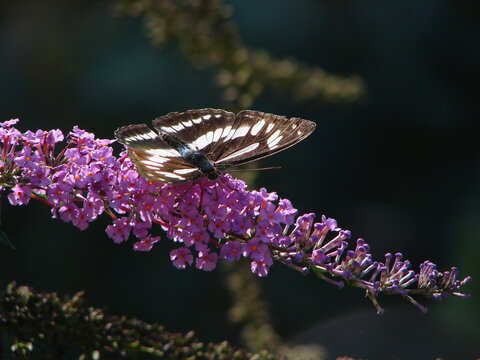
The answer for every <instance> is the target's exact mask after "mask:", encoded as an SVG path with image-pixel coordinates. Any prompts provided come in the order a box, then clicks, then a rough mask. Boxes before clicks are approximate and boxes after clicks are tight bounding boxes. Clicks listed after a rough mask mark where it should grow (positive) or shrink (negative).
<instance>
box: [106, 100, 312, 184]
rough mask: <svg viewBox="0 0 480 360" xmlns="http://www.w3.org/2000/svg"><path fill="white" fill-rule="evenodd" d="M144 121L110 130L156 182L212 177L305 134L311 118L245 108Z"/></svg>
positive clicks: (178, 181) (267, 154)
mask: <svg viewBox="0 0 480 360" xmlns="http://www.w3.org/2000/svg"><path fill="white" fill-rule="evenodd" d="M153 127H154V128H155V130H156V132H155V131H153V130H151V129H150V128H149V127H148V126H147V125H145V124H138V125H128V126H124V127H121V128H119V129H117V130H116V131H115V137H116V138H117V139H118V141H119V142H120V143H122V144H124V145H126V146H127V148H128V155H129V157H130V159H131V160H132V161H133V162H134V163H135V164H136V165H137V171H138V172H139V174H140V175H142V176H143V177H144V178H146V179H148V180H152V181H155V182H167V183H182V182H188V181H193V180H195V179H198V178H200V177H203V176H207V177H208V178H209V179H211V180H215V179H217V178H218V177H219V176H220V173H221V172H222V171H224V170H226V169H227V168H229V167H232V166H236V165H241V164H245V163H247V162H250V161H253V160H257V159H260V158H263V157H266V156H269V155H272V154H274V153H277V152H279V151H282V150H284V149H286V148H288V147H290V146H292V145H295V144H296V143H298V142H299V141H301V140H303V139H305V138H306V137H307V136H308V135H310V134H311V133H312V132H313V130H314V129H315V123H314V122H312V121H309V120H304V119H300V118H290V119H288V118H286V117H284V116H279V115H273V114H267V113H263V112H260V111H252V110H244V111H241V112H239V113H238V114H237V115H235V114H233V113H231V112H228V111H224V110H217V109H200V110H189V111H186V112H183V113H178V112H172V113H170V114H168V115H165V116H161V117H159V118H157V119H155V120H154V121H153Z"/></svg>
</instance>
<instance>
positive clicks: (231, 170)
mask: <svg viewBox="0 0 480 360" xmlns="http://www.w3.org/2000/svg"><path fill="white" fill-rule="evenodd" d="M281 168H282V167H281V166H269V167H263V168H255V169H228V172H233V171H261V170H279V169H281Z"/></svg>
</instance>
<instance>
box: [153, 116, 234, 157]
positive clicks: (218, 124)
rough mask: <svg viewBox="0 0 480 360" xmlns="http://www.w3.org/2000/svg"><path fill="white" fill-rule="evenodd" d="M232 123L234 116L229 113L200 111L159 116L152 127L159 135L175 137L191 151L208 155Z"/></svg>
mask: <svg viewBox="0 0 480 360" xmlns="http://www.w3.org/2000/svg"><path fill="white" fill-rule="evenodd" d="M234 121H235V115H234V114H233V113H231V112H228V111H224V110H219V109H200V110H189V111H185V112H183V113H178V112H173V113H170V114H168V115H165V116H161V117H159V118H157V119H155V120H154V121H153V127H154V128H155V129H156V130H157V131H158V132H159V133H164V134H167V135H169V136H173V137H175V138H176V139H178V140H179V141H181V142H182V143H183V144H185V145H187V146H189V147H190V148H191V149H192V150H198V151H201V152H202V153H204V154H210V153H211V152H212V151H213V150H212V149H213V148H214V147H215V146H216V145H217V144H220V143H221V140H222V138H224V137H225V135H226V134H224V133H226V132H228V129H229V128H231V126H232V125H233V123H234ZM222 136H223V137H222Z"/></svg>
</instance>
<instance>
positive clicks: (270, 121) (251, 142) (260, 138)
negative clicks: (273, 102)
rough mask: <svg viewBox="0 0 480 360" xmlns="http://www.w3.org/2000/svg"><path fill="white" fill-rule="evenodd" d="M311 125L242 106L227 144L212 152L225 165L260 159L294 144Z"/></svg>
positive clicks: (304, 136) (218, 161)
mask: <svg viewBox="0 0 480 360" xmlns="http://www.w3.org/2000/svg"><path fill="white" fill-rule="evenodd" d="M314 129H315V123H313V122H312V121H308V120H304V119H299V118H291V119H287V118H286V117H284V116H279V115H274V114H267V113H262V112H259V111H251V110H244V111H242V112H240V113H238V114H237V116H236V118H235V124H234V126H233V129H232V131H231V133H230V134H229V135H228V136H227V140H228V146H225V147H223V148H222V149H221V150H219V151H218V152H216V153H215V152H214V155H215V156H216V157H215V158H214V159H213V160H214V161H215V163H216V164H217V165H218V166H219V167H220V168H227V167H230V166H235V165H240V164H244V163H247V162H250V161H254V160H257V159H261V158H263V157H266V156H269V155H272V154H274V153H277V152H279V151H282V150H284V149H286V148H288V147H290V146H293V145H295V144H296V143H298V142H299V141H302V140H303V139H305V138H306V137H307V136H308V135H310V134H311V133H312V132H313V130H314ZM218 147H221V144H219V145H218Z"/></svg>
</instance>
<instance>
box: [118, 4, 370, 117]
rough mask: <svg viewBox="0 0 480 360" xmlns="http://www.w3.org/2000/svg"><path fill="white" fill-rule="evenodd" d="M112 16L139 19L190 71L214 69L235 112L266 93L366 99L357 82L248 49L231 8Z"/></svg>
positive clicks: (133, 8) (177, 7) (164, 8)
mask: <svg viewBox="0 0 480 360" xmlns="http://www.w3.org/2000/svg"><path fill="white" fill-rule="evenodd" d="M115 11H116V14H117V15H119V16H132V17H140V18H142V20H143V22H144V24H145V27H146V29H147V31H148V35H149V36H150V38H151V39H152V42H153V43H154V44H155V45H157V46H163V45H165V44H166V43H167V42H168V41H171V42H173V43H175V44H177V45H178V47H179V48H180V50H181V52H182V54H183V56H185V58H187V59H188V60H189V61H190V62H191V63H192V64H193V65H194V66H195V67H200V68H204V67H215V68H216V69H217V75H216V80H215V82H216V84H217V85H218V86H219V87H221V88H222V89H223V94H224V98H225V100H226V101H227V102H229V103H231V104H232V105H233V107H234V108H235V109H239V108H240V109H244V108H248V107H250V105H251V104H252V102H253V101H254V100H255V99H256V98H257V97H258V96H259V95H261V94H262V92H263V90H264V89H265V88H267V87H270V88H272V89H275V90H279V91H282V92H285V93H287V94H288V95H289V96H290V97H291V98H292V99H293V101H320V102H327V103H352V102H356V101H358V100H360V99H361V98H362V97H363V96H364V95H365V93H366V85H365V83H364V81H363V80H362V79H361V78H360V77H359V76H356V75H352V76H348V77H342V76H337V75H332V74H329V73H328V72H326V71H325V70H323V69H321V68H317V67H310V66H307V65H304V64H301V63H299V62H298V61H296V60H295V59H283V60H279V59H276V58H275V57H273V56H272V55H271V54H269V53H268V52H267V51H265V50H263V49H260V50H253V49H250V48H248V47H247V46H245V45H244V44H243V43H242V40H241V39H240V37H239V36H238V34H237V32H236V26H235V24H234V23H233V22H232V20H231V15H232V8H231V7H230V6H227V5H224V4H222V1H221V0H185V1H173V0H161V1H155V0H117V1H115Z"/></svg>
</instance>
